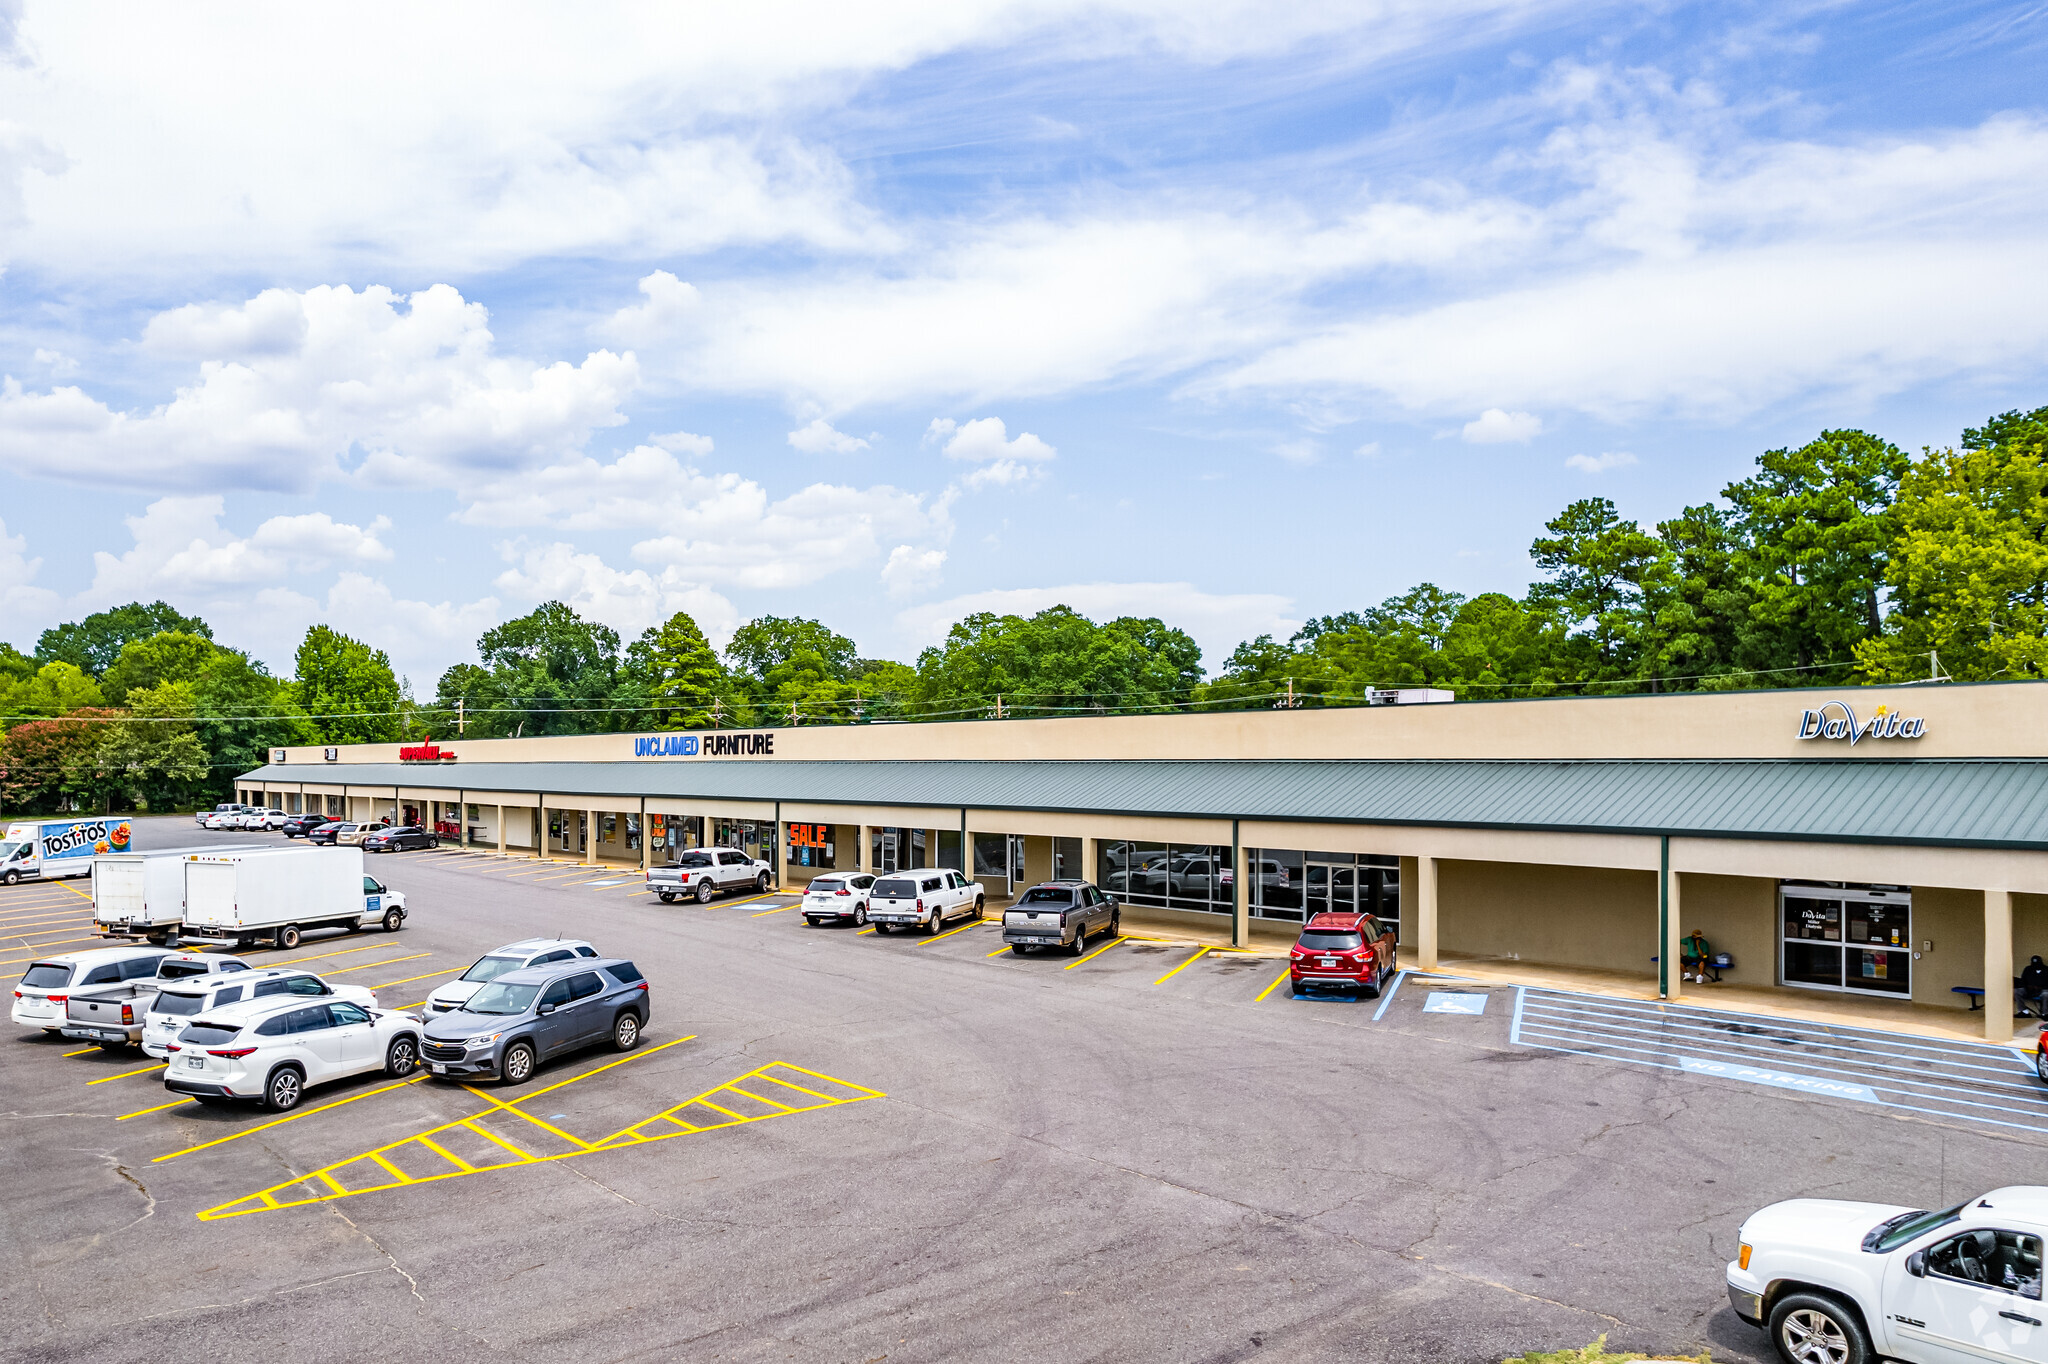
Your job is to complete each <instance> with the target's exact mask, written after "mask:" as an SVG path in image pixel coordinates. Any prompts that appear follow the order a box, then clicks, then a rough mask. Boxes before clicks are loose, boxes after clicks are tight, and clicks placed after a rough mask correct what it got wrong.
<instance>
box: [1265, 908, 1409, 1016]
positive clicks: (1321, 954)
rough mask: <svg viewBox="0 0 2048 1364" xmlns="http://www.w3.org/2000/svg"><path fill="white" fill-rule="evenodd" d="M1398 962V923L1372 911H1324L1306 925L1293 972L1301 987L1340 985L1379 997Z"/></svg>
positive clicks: (1291, 956)
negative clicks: (1396, 924) (1395, 943)
mask: <svg viewBox="0 0 2048 1364" xmlns="http://www.w3.org/2000/svg"><path fill="white" fill-rule="evenodd" d="M1394 963H1395V952H1394V929H1393V926H1392V925H1390V924H1387V923H1384V922H1382V921H1381V920H1379V919H1376V918H1374V917H1373V916H1372V915H1370V914H1337V913H1323V914H1317V915H1314V916H1312V917H1311V918H1310V919H1309V921H1308V923H1307V924H1305V925H1303V927H1302V930H1301V937H1300V938H1298V939H1297V940H1296V941H1295V944H1294V950H1293V951H1291V952H1289V953H1288V954H1287V974H1288V978H1289V980H1290V981H1292V983H1293V985H1294V988H1295V989H1296V990H1309V989H1315V988H1318V987H1329V986H1335V987H1337V988H1340V989H1345V990H1361V991H1364V992H1365V993H1366V994H1368V995H1370V996H1372V997H1374V998H1378V996H1379V993H1380V990H1381V989H1382V988H1384V987H1385V985H1386V983H1387V980H1388V978H1389V977H1391V976H1392V975H1393V974H1394V972H1395V970H1396V969H1397V968H1396V966H1395V964H1394Z"/></svg>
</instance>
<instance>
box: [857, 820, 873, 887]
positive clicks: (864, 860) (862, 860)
mask: <svg viewBox="0 0 2048 1364" xmlns="http://www.w3.org/2000/svg"><path fill="white" fill-rule="evenodd" d="M872 835H873V830H871V829H870V828H869V827H868V826H867V825H865V824H863V825H861V826H860V846H859V847H858V848H856V849H855V850H854V853H853V869H854V870H855V871H864V872H867V873H869V874H870V875H872V874H873V873H874V870H875V869H874V868H873V867H871V866H869V865H868V863H870V862H872V861H874V860H875V854H874V850H873V849H872V848H870V847H869V846H868V839H869V838H870V837H872Z"/></svg>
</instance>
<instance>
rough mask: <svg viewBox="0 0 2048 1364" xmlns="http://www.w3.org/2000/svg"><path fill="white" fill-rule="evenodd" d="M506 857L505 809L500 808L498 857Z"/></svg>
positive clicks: (500, 806)
mask: <svg viewBox="0 0 2048 1364" xmlns="http://www.w3.org/2000/svg"><path fill="white" fill-rule="evenodd" d="M504 855H505V807H504V805H503V804H502V803H501V804H500V805H499V806H498V856H500V857H503V856H504Z"/></svg>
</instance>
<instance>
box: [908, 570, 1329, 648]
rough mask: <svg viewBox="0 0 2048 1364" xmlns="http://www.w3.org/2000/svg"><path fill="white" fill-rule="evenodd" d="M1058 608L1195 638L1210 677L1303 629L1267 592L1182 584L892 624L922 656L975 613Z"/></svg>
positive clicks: (1023, 600) (1009, 601) (1066, 595)
mask: <svg viewBox="0 0 2048 1364" xmlns="http://www.w3.org/2000/svg"><path fill="white" fill-rule="evenodd" d="M1060 605H1066V606H1071V607H1073V608H1074V609H1075V610H1076V611H1079V612H1080V613H1081V614H1082V615H1084V616H1087V617H1088V618H1090V619H1091V620H1097V621H1104V620H1113V619H1115V618H1116V617H1118V616H1157V617H1159V618H1160V619H1161V620H1163V621H1165V622H1166V623H1167V624H1168V625H1170V626H1174V627H1176V628H1178V629H1182V630H1185V631H1187V632H1188V633H1189V634H1190V635H1193V636H1194V638H1195V641H1196V643H1198V644H1200V645H1201V646H1202V652H1203V655H1204V657H1205V658H1206V659H1207V660H1208V664H1209V666H1210V668H1212V669H1213V668H1215V667H1216V665H1217V664H1218V663H1219V662H1220V661H1221V660H1222V659H1223V658H1225V657H1227V656H1228V655H1229V653H1230V651H1231V650H1233V649H1235V648H1236V647H1237V646H1238V645H1239V644H1240V643H1242V642H1243V641H1245V640H1247V639H1250V638H1252V637H1253V636H1255V635H1260V634H1273V635H1276V636H1278V637H1280V638H1283V639H1284V638H1286V637H1287V636H1289V635H1291V634H1293V633H1294V632H1295V631H1296V630H1298V629H1300V628H1301V622H1300V621H1299V620H1296V619H1293V618H1292V617H1291V616H1290V615H1289V614H1288V613H1289V611H1290V609H1291V608H1292V607H1293V605H1294V602H1293V600H1292V599H1291V598H1288V597H1281V596H1276V595H1274V594H1272V593H1266V592H1237V593H1214V592H1204V591H1202V590H1201V589H1199V588H1197V587H1195V586H1194V585H1193V584H1190V583H1184V582H1181V583H1071V584H1069V585H1067V586H1065V587H1019V588H1007V589H998V590H995V591H989V592H970V593H968V594H966V595H964V596H959V597H952V598H949V599H947V600H945V601H938V602H929V603H926V604H925V605H922V606H913V607H910V608H909V609H907V610H905V611H901V612H899V613H898V614H897V616H896V623H897V626H898V628H899V629H900V630H901V631H902V632H903V634H904V635H905V636H906V637H907V638H908V640H909V642H910V643H911V645H912V646H913V647H915V648H923V647H924V646H926V645H929V644H937V643H939V642H940V641H942V640H943V639H945V637H946V631H947V630H949V629H950V628H952V626H953V624H954V622H956V621H958V620H960V619H961V618H962V617H965V616H969V615H972V614H974V613H975V612H977V611H993V612H995V613H996V614H998V615H1020V616H1029V615H1034V614H1036V613H1037V612H1040V611H1043V610H1045V609H1046V608H1047V607H1049V606H1060Z"/></svg>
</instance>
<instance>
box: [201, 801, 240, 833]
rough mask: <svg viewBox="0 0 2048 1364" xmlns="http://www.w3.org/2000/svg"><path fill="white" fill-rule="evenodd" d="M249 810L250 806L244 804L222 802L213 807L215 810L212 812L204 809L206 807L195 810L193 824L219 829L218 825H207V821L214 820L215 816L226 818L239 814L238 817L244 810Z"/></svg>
mask: <svg viewBox="0 0 2048 1364" xmlns="http://www.w3.org/2000/svg"><path fill="white" fill-rule="evenodd" d="M248 808H249V807H248V806H246V805H242V804H239V803H237V802H235V801H227V800H224V801H222V802H221V803H220V804H218V805H216V806H214V807H213V808H212V809H211V810H208V809H206V808H204V807H201V808H200V809H197V810H194V811H193V812H192V820H193V822H194V823H196V824H201V825H205V826H206V827H207V828H217V827H218V826H217V825H210V824H207V823H206V821H207V820H209V819H211V818H212V817H213V816H215V815H221V816H226V815H229V814H237V815H238V814H240V813H242V811H244V810H246V809H248Z"/></svg>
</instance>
